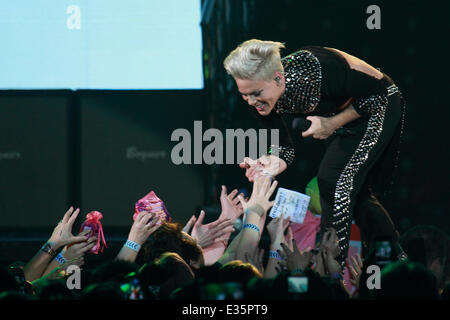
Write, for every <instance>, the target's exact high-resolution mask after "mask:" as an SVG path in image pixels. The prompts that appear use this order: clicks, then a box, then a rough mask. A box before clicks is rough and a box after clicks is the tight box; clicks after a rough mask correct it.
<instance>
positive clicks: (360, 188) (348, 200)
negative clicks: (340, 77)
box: [317, 76, 404, 264]
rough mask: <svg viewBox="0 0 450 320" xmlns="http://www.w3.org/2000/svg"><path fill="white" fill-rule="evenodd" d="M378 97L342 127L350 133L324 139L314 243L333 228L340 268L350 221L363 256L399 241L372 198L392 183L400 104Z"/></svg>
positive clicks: (394, 97)
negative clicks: (378, 242) (379, 244)
mask: <svg viewBox="0 0 450 320" xmlns="http://www.w3.org/2000/svg"><path fill="white" fill-rule="evenodd" d="M382 81H384V82H385V84H386V87H389V86H391V85H392V84H393V82H392V80H391V79H390V78H389V77H387V76H385V77H384V78H383V79H382ZM391 88H392V87H391ZM379 98H380V99H378V100H377V99H374V100H373V101H374V104H377V105H373V106H372V108H371V109H372V112H371V114H370V115H367V116H363V117H361V118H359V119H357V120H355V121H352V122H351V123H349V124H347V125H346V126H345V128H347V129H348V130H347V131H350V132H351V134H345V135H336V134H334V135H333V136H331V137H330V138H328V139H327V141H326V143H327V149H326V152H325V155H324V157H323V159H322V162H321V164H320V168H319V172H318V175H317V178H318V183H319V191H320V203H321V206H322V218H321V228H320V232H319V238H320V237H321V235H322V234H323V232H324V230H325V229H326V228H329V227H333V228H335V229H336V231H337V235H338V239H339V246H340V247H341V253H340V255H339V256H338V259H337V260H338V261H339V262H340V263H341V264H343V262H344V261H345V259H346V257H347V252H348V245H349V238H350V229H351V225H352V220H353V219H354V220H355V222H356V224H357V225H358V226H359V228H360V230H361V237H362V242H363V255H364V254H366V253H367V250H368V249H370V247H371V246H372V245H373V242H374V240H375V238H377V237H389V238H390V239H392V241H394V242H395V241H397V240H398V236H399V234H398V232H397V231H396V229H395V227H394V224H393V223H392V220H391V218H390V217H389V214H388V213H387V211H386V210H385V209H384V208H383V206H382V205H381V203H380V202H379V201H378V199H377V194H379V193H382V192H383V191H385V188H387V187H388V186H389V184H390V181H391V179H392V174H393V170H392V169H393V167H394V162H395V161H396V157H397V154H398V148H399V139H400V138H401V135H402V130H403V128H402V122H403V119H402V117H403V114H404V110H403V109H404V108H403V99H402V97H401V94H400V92H397V91H396V90H393V92H390V93H389V94H388V93H387V94H386V95H385V96H383V97H379ZM380 101H384V103H380Z"/></svg>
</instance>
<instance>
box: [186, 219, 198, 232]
mask: <svg viewBox="0 0 450 320" xmlns="http://www.w3.org/2000/svg"><path fill="white" fill-rule="evenodd" d="M196 221H197V217H196V216H195V215H192V217H191V218H190V219H189V221H188V222H187V223H186V225H185V226H184V228H183V231H184V232H186V233H187V234H190V233H191V230H192V227H193V226H194V224H195V222H196Z"/></svg>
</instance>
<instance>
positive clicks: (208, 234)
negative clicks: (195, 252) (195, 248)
mask: <svg viewBox="0 0 450 320" xmlns="http://www.w3.org/2000/svg"><path fill="white" fill-rule="evenodd" d="M194 217H195V216H194ZM204 218H205V211H203V210H202V211H201V213H200V215H199V217H198V219H197V221H196V222H195V224H194V227H193V229H192V234H191V236H192V237H193V238H194V239H195V240H197V243H198V245H199V246H200V247H202V248H206V247H208V246H210V245H211V244H213V243H214V242H215V241H216V239H220V237H222V236H224V235H226V234H228V233H231V232H233V231H234V229H233V224H234V221H232V220H231V219H220V218H219V219H217V220H216V221H214V222H211V223H208V224H203V220H204Z"/></svg>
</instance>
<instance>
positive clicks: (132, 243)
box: [124, 240, 141, 252]
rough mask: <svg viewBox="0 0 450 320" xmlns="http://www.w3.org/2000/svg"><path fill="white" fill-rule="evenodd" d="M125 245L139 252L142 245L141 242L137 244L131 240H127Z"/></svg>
mask: <svg viewBox="0 0 450 320" xmlns="http://www.w3.org/2000/svg"><path fill="white" fill-rule="evenodd" d="M124 246H125V247H127V248H130V249H131V250H133V251H136V252H138V251H139V249H141V246H140V245H139V244H137V243H136V242H134V241H131V240H127V242H125V244H124Z"/></svg>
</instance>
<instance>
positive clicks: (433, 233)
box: [400, 225, 450, 289]
mask: <svg viewBox="0 0 450 320" xmlns="http://www.w3.org/2000/svg"><path fill="white" fill-rule="evenodd" d="M400 241H401V244H402V246H403V248H404V250H405V251H406V253H407V255H408V258H409V260H410V261H414V262H418V263H422V264H423V265H424V266H425V267H427V268H428V269H429V270H431V271H432V272H433V274H434V275H435V276H436V279H437V280H438V285H439V287H440V288H441V289H443V287H444V286H445V280H446V278H447V277H448V276H449V271H450V266H449V264H450V262H449V259H448V255H449V249H450V248H449V237H448V236H447V235H446V234H445V233H444V232H443V231H441V230H440V229H438V228H436V227H434V226H431V225H421V226H417V227H414V228H412V229H410V230H408V231H407V232H406V233H405V234H404V235H403V236H402V237H401V239H400Z"/></svg>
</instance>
